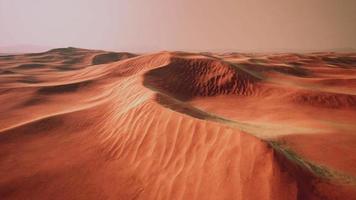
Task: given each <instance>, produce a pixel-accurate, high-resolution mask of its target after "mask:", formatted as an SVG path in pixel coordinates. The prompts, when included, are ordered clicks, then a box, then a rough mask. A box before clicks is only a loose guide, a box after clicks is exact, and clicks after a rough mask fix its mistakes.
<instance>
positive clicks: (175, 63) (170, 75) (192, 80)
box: [143, 58, 260, 101]
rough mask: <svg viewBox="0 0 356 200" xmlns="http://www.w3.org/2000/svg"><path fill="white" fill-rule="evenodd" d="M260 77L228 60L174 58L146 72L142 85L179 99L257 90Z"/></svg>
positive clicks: (247, 93) (245, 93)
mask: <svg viewBox="0 0 356 200" xmlns="http://www.w3.org/2000/svg"><path fill="white" fill-rule="evenodd" d="M259 81H260V80H259V79H257V78H256V77H254V76H252V75H250V74H249V73H247V72H245V71H242V70H240V69H238V68H235V67H232V66H230V65H228V64H224V63H221V62H219V61H215V60H210V59H196V60H185V59H179V58H174V60H173V59H172V62H171V63H170V64H168V65H166V66H164V67H160V68H156V69H153V70H150V71H148V72H146V73H145V74H144V81H143V85H144V86H146V87H148V88H154V89H155V90H158V91H160V92H162V93H164V94H167V95H170V96H172V97H174V98H176V99H178V100H180V101H188V100H190V99H192V98H194V97H199V96H200V97H203V96H217V95H223V94H225V95H228V94H233V95H243V96H249V95H253V94H254V89H256V87H257V86H256V85H255V84H256V83H257V82H259Z"/></svg>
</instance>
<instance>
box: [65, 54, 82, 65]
mask: <svg viewBox="0 0 356 200" xmlns="http://www.w3.org/2000/svg"><path fill="white" fill-rule="evenodd" d="M83 59H84V56H80V57H74V58H70V59H67V60H65V61H63V62H62V64H66V65H73V64H78V63H81V62H83Z"/></svg>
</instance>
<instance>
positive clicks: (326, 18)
mask: <svg viewBox="0 0 356 200" xmlns="http://www.w3.org/2000/svg"><path fill="white" fill-rule="evenodd" d="M21 45H22V46H24V45H37V46H43V47H51V48H54V47H66V46H74V47H81V48H92V49H107V50H116V51H130V52H150V51H161V50H186V51H249V52H251V51H255V52H266V51H310V50H312V51H318V50H330V49H340V48H354V49H355V48H356V0H342V1H341V0H268V1H267V0H0V46H2V47H4V46H8V47H11V46H21ZM2 50H3V49H2ZM3 51H6V49H5V50H3Z"/></svg>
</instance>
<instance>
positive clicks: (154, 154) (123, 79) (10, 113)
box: [0, 48, 356, 200]
mask: <svg viewBox="0 0 356 200" xmlns="http://www.w3.org/2000/svg"><path fill="white" fill-rule="evenodd" d="M355 65H356V55H355V54H335V53H318V54H303V55H299V54H271V55H257V54H256V55H253V54H223V55H217V54H191V53H183V52H161V53H156V54H150V55H140V56H137V55H134V54H129V53H111V52H103V51H94V50H84V49H75V48H67V49H55V50H51V51H49V52H45V53H40V54H26V55H16V56H0V152H1V153H0V197H1V198H0V199H36V200H37V199H61V200H62V199H124V200H126V199H154V200H156V199H266V200H268V199H271V200H278V199H281V200H285V199H356V185H355V184H356V181H355V180H356V179H354V177H355V176H356V169H355V166H356V156H355V155H356V154H355V153H356V146H355V145H354V144H355V142H356V135H355V130H356V126H355V119H356V96H355V95H356V90H355V83H356V81H355V80H356V68H355V67H356V66H355ZM283 152H284V153H283ZM286 152H287V153H286ZM290 152H293V154H292V153H290ZM291 155H294V156H295V155H297V156H298V158H301V159H303V161H305V162H306V163H309V165H304V164H303V163H304V162H298V161H296V160H293V156H292V157H291ZM308 166H319V167H322V169H324V170H325V171H328V172H329V171H330V173H331V174H332V175H330V176H329V174H327V175H328V176H324V175H325V174H318V173H317V172H318V171H316V170H310V168H308ZM313 169H314V168H313Z"/></svg>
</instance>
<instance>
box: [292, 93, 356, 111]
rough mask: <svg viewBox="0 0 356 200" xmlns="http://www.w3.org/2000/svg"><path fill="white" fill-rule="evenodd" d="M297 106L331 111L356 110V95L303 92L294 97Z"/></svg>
mask: <svg viewBox="0 0 356 200" xmlns="http://www.w3.org/2000/svg"><path fill="white" fill-rule="evenodd" d="M293 101H294V102H296V103H297V104H306V105H310V106H314V107H323V108H330V109H340V108H352V109H355V108H356V95H351V94H338V93H330V92H302V93H299V94H297V95H296V96H294V97H293Z"/></svg>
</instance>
